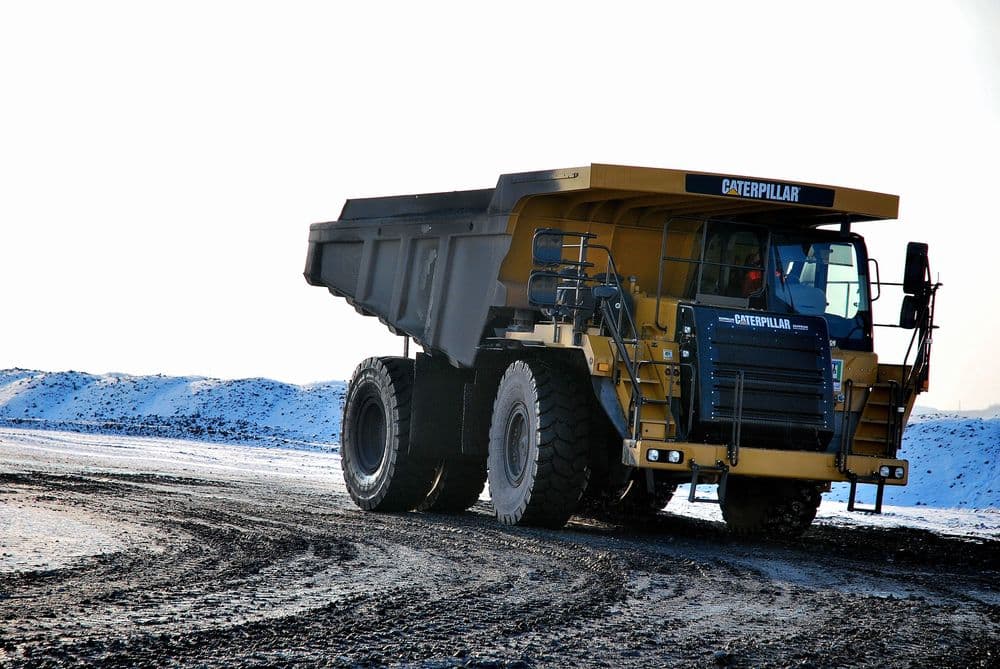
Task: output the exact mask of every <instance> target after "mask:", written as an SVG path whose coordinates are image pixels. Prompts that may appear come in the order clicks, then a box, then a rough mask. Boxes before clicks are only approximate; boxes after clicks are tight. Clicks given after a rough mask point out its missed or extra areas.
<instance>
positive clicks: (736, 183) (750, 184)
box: [722, 179, 802, 202]
mask: <svg viewBox="0 0 1000 669" xmlns="http://www.w3.org/2000/svg"><path fill="white" fill-rule="evenodd" d="M801 190H802V189H801V188H800V187H799V186H789V185H788V184H776V183H770V182H767V181H748V180H746V179H723V180H722V193H723V194H724V195H738V196H739V197H749V198H753V199H756V200H777V201H779V202H798V201H799V192H800V191H801Z"/></svg>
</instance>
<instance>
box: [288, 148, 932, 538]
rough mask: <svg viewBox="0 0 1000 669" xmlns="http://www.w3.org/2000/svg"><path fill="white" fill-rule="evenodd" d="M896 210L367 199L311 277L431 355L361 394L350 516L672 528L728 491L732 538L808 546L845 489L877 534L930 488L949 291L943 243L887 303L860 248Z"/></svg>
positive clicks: (646, 180)
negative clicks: (918, 429)
mask: <svg viewBox="0 0 1000 669" xmlns="http://www.w3.org/2000/svg"><path fill="white" fill-rule="evenodd" d="M898 203H899V199H898V197H896V196H893V195H886V194H881V193H874V192H868V191H861V190H855V189H849V188H838V187H832V186H823V185H817V184H806V183H794V182H789V181H780V180H774V179H761V178H752V177H742V176H735V175H729V174H710V173H704V172H691V171H680V170H667V169H654V168H644V167H627V166H617V165H602V164H593V165H590V166H586V167H577V168H570V169H561V170H549V171H542V172H526V173H517V174H507V175H502V176H501V177H500V178H499V180H498V182H497V185H496V187H495V188H491V189H483V190H474V191H458V192H451V193H431V194H423V195H409V196H394V197H380V198H369V199H353V200H348V201H347V203H346V204H345V205H344V208H343V210H342V212H341V215H340V218H339V219H338V220H337V221H333V222H329V223H317V224H314V225H312V226H311V229H310V234H309V247H308V255H307V260H306V268H305V278H306V280H307V281H308V282H309V283H310V284H311V285H316V286H325V287H327V288H328V289H329V290H330V292H331V293H333V294H334V295H336V296H339V297H343V298H345V299H346V300H347V301H348V302H349V303H350V304H351V305H353V306H354V307H355V309H356V310H357V311H358V312H360V313H361V314H363V315H369V316H375V317H377V318H378V319H379V320H380V321H381V322H382V323H384V324H385V325H386V326H387V327H388V328H389V329H390V330H391V331H392V332H393V333H395V334H398V335H401V336H404V337H405V342H406V344H405V346H406V349H407V350H408V345H409V340H410V339H411V338H412V339H413V340H414V341H415V342H416V343H417V344H419V345H420V346H421V347H422V348H423V352H421V353H417V354H416V356H415V357H414V358H410V357H409V356H408V354H407V355H404V356H403V357H380V358H369V359H367V360H365V361H363V362H362V363H361V365H359V367H358V368H357V370H356V371H355V373H354V376H353V378H352V379H351V382H350V385H349V388H348V392H347V396H346V399H345V405H344V416H343V423H342V433H341V453H342V460H343V470H344V477H345V481H346V484H347V488H348V491H349V493H350V494H351V496H352V498H353V499H354V500H355V502H356V503H357V504H358V505H359V506H360V507H361V508H363V509H366V510H371V511H401V510H412V509H420V510H425V511H439V512H459V511H463V510H465V509H467V508H469V507H470V506H471V505H472V504H474V503H475V502H476V500H477V499H478V498H479V495H480V493H481V492H482V490H483V486H484V484H485V482H486V481H487V480H488V481H489V490H490V498H491V501H492V505H493V508H494V510H495V512H496V516H497V518H498V519H499V520H500V521H501V522H503V523H507V524H528V525H540V526H546V527H561V526H562V525H563V524H565V522H566V521H567V520H568V519H569V517H570V516H571V515H572V514H573V513H575V512H576V511H577V510H578V509H580V508H582V507H584V506H586V507H590V508H595V507H596V508H600V509H602V510H604V511H610V512H614V513H617V514H621V515H623V516H635V515H643V514H650V513H655V512H656V511H658V510H660V509H662V508H663V507H664V506H665V504H666V503H667V502H668V501H669V499H670V498H671V496H672V494H673V492H674V490H675V488H676V487H677V485H679V484H681V483H690V484H691V486H690V493H689V499H690V500H691V501H707V500H705V499H703V498H702V497H699V495H698V490H699V486H702V485H705V484H708V485H717V486H718V495H717V496H716V498H715V499H713V500H711V501H717V502H718V503H719V504H720V505H721V507H722V512H723V517H724V518H725V520H726V523H727V524H728V526H729V528H730V529H731V530H732V531H734V532H736V533H745V534H767V535H778V536H795V535H798V534H800V533H801V532H803V531H804V530H805V529H806V528H807V527H808V526H809V525H810V523H811V522H812V520H813V519H814V517H815V514H816V509H817V508H818V506H819V502H820V496H821V494H822V492H824V491H826V490H829V489H830V484H831V483H832V482H835V481H844V482H849V483H850V484H851V487H850V497H849V508H850V509H851V510H863V511H871V512H876V513H878V512H880V511H881V507H882V499H883V492H884V489H885V486H901V485H906V483H907V481H908V477H909V473H910V472H909V466H908V463H907V461H906V460H904V459H901V458H899V457H898V451H899V449H900V446H901V443H902V442H901V440H902V434H903V429H904V427H905V425H906V422H907V420H908V418H909V414H910V411H911V410H912V408H913V405H914V401H915V399H916V396H917V395H918V394H919V393H920V392H922V391H924V390H926V389H927V387H928V380H929V370H930V354H931V343H932V333H933V331H934V329H935V325H934V302H935V297H936V292H937V289H938V288H939V286H940V284H938V283H937V282H935V281H933V280H932V279H931V273H930V268H929V264H928V258H927V245H926V244H920V243H915V242H911V243H909V244H908V246H907V256H906V265H905V269H904V277H903V281H902V282H899V283H892V282H882V281H881V280H880V278H879V276H878V263H877V262H876V261H875V260H874V259H870V258H869V257H868V253H867V249H866V247H865V244H864V240H863V238H862V237H861V236H860V235H858V234H856V233H854V232H852V230H851V226H852V224H853V223H856V222H860V221H875V220H887V219H894V218H896V215H897V211H898ZM873 275H874V276H873ZM883 289H886V290H888V289H901V290H902V293H903V298H902V308H901V314H900V318H899V321H898V323H892V324H887V325H882V324H876V323H875V321H874V318H873V315H872V303H873V302H875V301H876V300H877V299H879V297H881V295H882V292H883ZM873 290H874V291H875V294H874V295H873ZM879 326H883V327H900V328H905V329H908V330H912V336H911V338H910V346H909V349H908V350H907V353H906V355H905V357H904V360H903V361H902V362H901V363H897V364H887V363H883V362H881V361H880V360H879V358H878V355H877V354H876V353H875V349H874V332H875V328H876V327H879ZM860 484H872V485H874V486H876V501H875V504H874V506H873V507H867V508H864V509H862V508H861V507H860V506H859V505H857V490H858V486H859V485H860Z"/></svg>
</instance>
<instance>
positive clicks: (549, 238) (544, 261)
mask: <svg viewBox="0 0 1000 669" xmlns="http://www.w3.org/2000/svg"><path fill="white" fill-rule="evenodd" d="M531 259H532V261H534V263H535V264H536V265H542V266H552V265H559V264H561V263H562V261H563V231H562V230H559V229H558V228H541V229H539V230H535V236H534V237H533V238H532V240H531Z"/></svg>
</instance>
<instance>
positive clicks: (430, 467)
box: [340, 358, 434, 511]
mask: <svg viewBox="0 0 1000 669" xmlns="http://www.w3.org/2000/svg"><path fill="white" fill-rule="evenodd" d="M412 391H413V360H411V359H408V358H368V359H367V360H365V361H363V362H362V363H361V364H360V365H358V368H357V369H356V370H355V371H354V376H353V377H352V378H351V384H350V386H349V387H348V390H347V399H346V400H345V402H344V417H343V422H342V426H343V430H342V438H341V451H340V452H341V466H342V467H343V469H344V482H345V483H346V484H347V492H348V493H349V494H350V495H351V499H353V500H354V503H355V504H357V505H358V506H359V507H361V508H362V509H364V510H366V511H409V510H411V509H413V508H415V507H416V506H417V505H418V504H420V503H421V502H422V501H423V500H424V498H426V497H427V492H428V491H429V490H430V488H431V484H432V482H433V477H434V463H433V462H432V461H429V460H425V459H423V458H419V457H417V456H415V455H414V454H412V453H409V452H408V450H409V442H410V400H411V395H412Z"/></svg>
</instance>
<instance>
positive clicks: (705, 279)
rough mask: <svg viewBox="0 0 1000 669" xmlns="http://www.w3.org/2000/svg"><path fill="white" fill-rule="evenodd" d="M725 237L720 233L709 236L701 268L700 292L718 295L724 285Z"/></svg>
mask: <svg viewBox="0 0 1000 669" xmlns="http://www.w3.org/2000/svg"><path fill="white" fill-rule="evenodd" d="M723 243H724V239H723V237H722V235H720V234H713V235H711V236H709V238H708V243H707V244H706V246H705V257H704V258H703V265H704V266H703V267H702V270H701V283H700V284H699V285H698V292H699V293H707V294H712V295H717V294H719V293H720V289H721V287H722V262H723V259H722V252H723Z"/></svg>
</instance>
